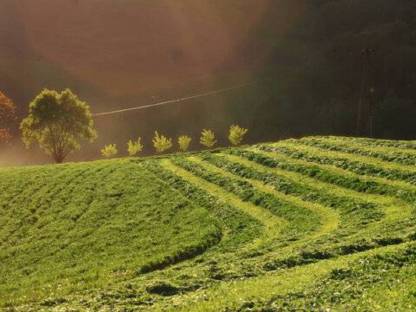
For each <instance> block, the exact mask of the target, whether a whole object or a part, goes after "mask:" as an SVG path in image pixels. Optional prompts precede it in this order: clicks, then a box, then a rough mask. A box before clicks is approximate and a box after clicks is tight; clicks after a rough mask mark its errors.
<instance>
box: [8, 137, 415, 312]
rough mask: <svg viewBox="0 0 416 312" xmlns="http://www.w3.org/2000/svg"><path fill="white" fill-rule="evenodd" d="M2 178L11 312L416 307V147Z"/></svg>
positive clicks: (319, 146)
mask: <svg viewBox="0 0 416 312" xmlns="http://www.w3.org/2000/svg"><path fill="white" fill-rule="evenodd" d="M0 173H1V175H0V216H1V218H0V309H4V310H6V311H8V310H9V311H43V310H44V311H86V310H92V311H96V310H99V311H414V310H415V309H416V241H415V240H416V223H415V221H416V141H388V140H371V139H361V138H343V137H308V138H303V139H300V140H286V141H281V142H277V143H268V144H259V145H255V146H248V147H241V148H232V149H223V150H219V151H213V152H203V153H192V154H182V155H181V154H178V155H173V156H165V157H156V158H144V159H139V158H126V159H115V160H109V161H97V162H90V163H79V164H64V165H59V166H39V167H26V168H4V169H0Z"/></svg>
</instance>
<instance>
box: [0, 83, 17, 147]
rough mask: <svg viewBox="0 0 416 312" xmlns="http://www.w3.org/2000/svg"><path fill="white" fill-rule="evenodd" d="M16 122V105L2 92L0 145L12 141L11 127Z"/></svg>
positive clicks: (0, 102) (0, 96)
mask: <svg viewBox="0 0 416 312" xmlns="http://www.w3.org/2000/svg"><path fill="white" fill-rule="evenodd" d="M15 121H16V107H15V105H14V103H13V101H12V100H11V99H9V98H8V97H7V96H6V95H5V94H4V93H3V92H1V91H0V144H1V143H5V142H8V141H9V140H10V139H11V137H12V135H11V132H10V127H11V126H12V124H13V123H14V122H15Z"/></svg>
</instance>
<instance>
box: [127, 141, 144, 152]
mask: <svg viewBox="0 0 416 312" xmlns="http://www.w3.org/2000/svg"><path fill="white" fill-rule="evenodd" d="M143 147H144V146H143V144H142V138H140V137H139V138H138V139H137V140H135V141H133V140H129V141H128V142H127V152H128V153H129V156H136V155H137V154H139V153H140V152H142V151H143Z"/></svg>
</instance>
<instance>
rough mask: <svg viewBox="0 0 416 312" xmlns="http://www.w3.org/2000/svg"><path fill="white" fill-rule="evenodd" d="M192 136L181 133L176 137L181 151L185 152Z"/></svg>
mask: <svg viewBox="0 0 416 312" xmlns="http://www.w3.org/2000/svg"><path fill="white" fill-rule="evenodd" d="M191 141H192V138H191V137H189V136H187V135H181V136H180V137H179V138H178V144H179V149H180V150H181V151H182V152H186V151H187V150H188V149H189V144H191Z"/></svg>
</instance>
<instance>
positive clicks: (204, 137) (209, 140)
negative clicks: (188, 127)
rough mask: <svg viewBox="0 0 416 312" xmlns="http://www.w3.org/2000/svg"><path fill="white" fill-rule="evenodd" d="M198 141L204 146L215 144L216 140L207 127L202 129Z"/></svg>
mask: <svg viewBox="0 0 416 312" xmlns="http://www.w3.org/2000/svg"><path fill="white" fill-rule="evenodd" d="M199 142H200V143H201V144H202V145H203V146H205V147H208V148H211V147H213V146H214V145H215V144H217V140H216V139H215V133H214V132H213V131H212V130H209V129H208V130H207V129H204V130H202V133H201V139H200V141H199Z"/></svg>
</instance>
